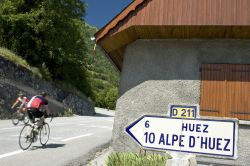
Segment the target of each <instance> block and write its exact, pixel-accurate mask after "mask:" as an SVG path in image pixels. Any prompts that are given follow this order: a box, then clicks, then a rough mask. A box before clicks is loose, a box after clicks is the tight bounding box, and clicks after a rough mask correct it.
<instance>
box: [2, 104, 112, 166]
mask: <svg viewBox="0 0 250 166" xmlns="http://www.w3.org/2000/svg"><path fill="white" fill-rule="evenodd" d="M96 112H97V113H98V114H97V115H96V116H74V117H62V118H54V119H53V121H52V122H51V123H49V125H50V132H51V134H50V140H49V142H48V144H47V146H46V147H45V148H42V146H41V144H40V142H39V140H38V141H37V142H35V143H33V144H32V145H31V147H30V148H29V149H28V150H26V151H23V150H21V149H20V147H19V145H18V137H19V133H20V130H21V128H22V126H23V124H19V125H17V126H13V124H12V123H11V121H10V120H1V121H0V165H1V166H17V165H18V166H20V165H22V166H33V165H36V166H45V165H49V166H50V165H51V166H63V165H69V164H70V163H71V165H74V164H72V163H77V162H76V160H81V161H79V163H80V162H81V163H82V162H85V161H87V160H89V157H90V155H89V152H90V151H93V149H96V148H97V147H99V146H100V145H103V144H105V143H108V142H109V141H110V139H111V135H112V128H113V120H114V117H113V115H114V114H113V112H111V111H105V110H103V109H100V108H96ZM47 121H48V122H49V119H48V120H47ZM72 161H74V162H72Z"/></svg>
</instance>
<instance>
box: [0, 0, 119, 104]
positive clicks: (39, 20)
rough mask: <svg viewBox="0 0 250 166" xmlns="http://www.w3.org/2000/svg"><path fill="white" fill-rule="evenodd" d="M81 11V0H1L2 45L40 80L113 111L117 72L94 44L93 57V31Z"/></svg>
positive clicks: (84, 12) (0, 40) (0, 37)
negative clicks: (94, 52)
mask: <svg viewBox="0 0 250 166" xmlns="http://www.w3.org/2000/svg"><path fill="white" fill-rule="evenodd" d="M85 10H86V4H85V2H84V1H81V0H76V1H71V0H69V1H67V2H66V1H65V2H62V1H48V0H41V1H15V0H3V1H1V2H0V47H3V48H7V49H8V50H11V51H12V52H14V53H15V54H17V55H19V56H20V58H21V59H23V60H26V62H27V64H26V66H28V69H30V70H31V71H32V72H33V73H35V74H37V75H40V77H41V78H43V79H45V80H47V81H52V82H54V83H56V84H57V85H59V86H60V87H63V89H67V90H68V91H71V92H74V93H75V94H77V95H78V96H81V94H84V95H85V96H88V98H90V99H92V101H93V102H94V103H95V105H96V106H99V107H106V108H111V109H114V107H115V101H116V97H117V87H118V80H119V75H118V73H117V72H116V71H115V69H114V68H113V67H112V65H111V64H110V63H109V62H108V60H107V59H106V58H105V56H104V55H103V53H102V52H101V51H100V50H99V49H98V48H97V50H96V55H95V57H94V56H93V47H94V43H93V42H92V41H91V40H90V38H91V37H92V36H93V35H94V33H95V32H96V31H97V29H96V28H95V27H92V26H90V25H88V24H87V23H85V21H84V16H85V14H86V11H85ZM20 62H22V60H20ZM84 95H82V96H84Z"/></svg>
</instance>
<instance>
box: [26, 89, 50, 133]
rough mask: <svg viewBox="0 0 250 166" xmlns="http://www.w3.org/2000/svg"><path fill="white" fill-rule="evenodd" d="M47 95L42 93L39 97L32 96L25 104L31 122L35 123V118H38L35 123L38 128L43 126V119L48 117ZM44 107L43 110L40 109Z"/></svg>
mask: <svg viewBox="0 0 250 166" xmlns="http://www.w3.org/2000/svg"><path fill="white" fill-rule="evenodd" d="M46 97H47V93H46V92H42V93H41V94H39V95H36V96H33V97H32V98H31V99H30V101H29V102H28V104H27V112H28V116H29V119H30V120H31V122H33V123H35V118H40V120H39V121H38V123H37V126H38V128H39V127H40V126H42V125H43V122H44V119H45V118H46V117H47V116H48V113H49V112H50V111H49V108H48V104H49V102H48V100H47V99H46ZM43 107H44V110H43V109H42V108H43Z"/></svg>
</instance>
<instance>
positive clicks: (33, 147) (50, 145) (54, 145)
mask: <svg viewBox="0 0 250 166" xmlns="http://www.w3.org/2000/svg"><path fill="white" fill-rule="evenodd" d="M64 146H65V144H55V143H51V144H47V145H46V146H32V148H31V150H36V149H47V148H52V149H54V148H61V147H64Z"/></svg>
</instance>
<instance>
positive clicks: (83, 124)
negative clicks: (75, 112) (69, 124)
mask: <svg viewBox="0 0 250 166" xmlns="http://www.w3.org/2000/svg"><path fill="white" fill-rule="evenodd" d="M86 125H88V124H79V126H86Z"/></svg>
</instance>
